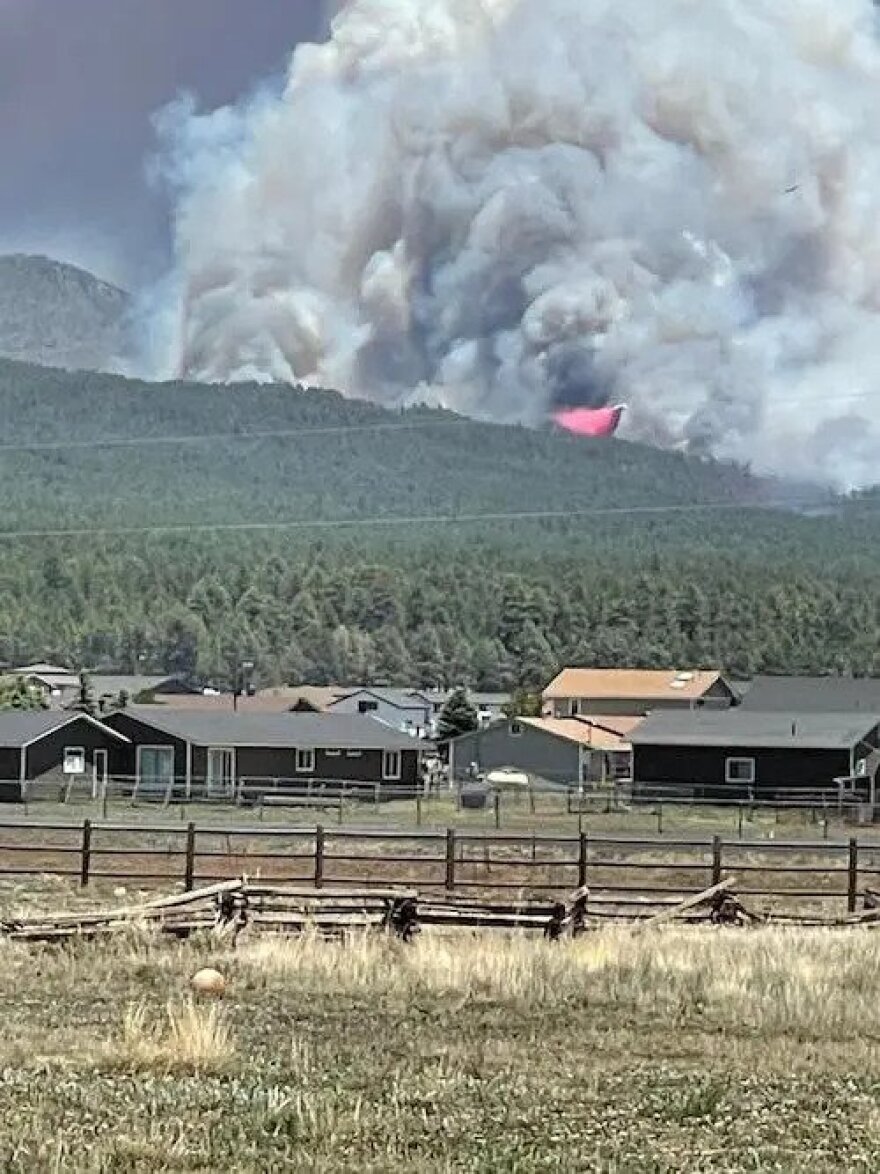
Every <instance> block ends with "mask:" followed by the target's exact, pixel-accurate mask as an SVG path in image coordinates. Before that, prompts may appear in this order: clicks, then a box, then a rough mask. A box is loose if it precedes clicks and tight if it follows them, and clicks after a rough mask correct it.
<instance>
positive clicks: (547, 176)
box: [163, 0, 880, 485]
mask: <svg viewBox="0 0 880 1174" xmlns="http://www.w3.org/2000/svg"><path fill="white" fill-rule="evenodd" d="M878 109H880V43H878V40H877V28H876V18H875V13H874V9H873V7H872V4H871V2H870V0H663V2H662V3H646V0H540V2H535V0H350V3H348V5H347V6H344V7H343V8H342V10H341V11H340V12H339V13H338V14H337V15H336V17H335V19H334V21H333V26H332V35H331V37H330V39H329V40H328V42H327V43H326V44H323V45H320V46H315V45H305V46H300V47H299V48H298V49H297V51H296V52H295V54H294V56H293V60H292V63H291V67H290V73H289V77H288V79H287V84H286V87H285V89H284V91H283V93H278V92H277V91H276V92H272V93H266V94H262V95H260V96H259V97H257V98H255V99H252V100H251V101H249V102H248V103H247V104H245V105H242V106H241V107H240V108H238V109H225V110H222V111H218V112H216V113H214V114H211V115H208V116H203V117H199V116H197V115H195V114H194V113H193V111H192V109H190V108H187V107H182V108H181V107H178V108H177V109H175V110H174V111H171V112H168V113H166V115H165V118H164V127H163V129H164V139H165V142H166V145H167V153H166V171H167V174H168V176H169V178H170V180H171V182H172V183H173V185H174V191H175V198H176V249H177V268H176V273H175V275H174V278H173V281H172V282H171V286H173V290H174V295H173V298H172V306H171V310H170V312H169V303H168V299H167V298H166V302H165V316H166V320H167V321H168V322H170V323H173V329H169V330H168V331H166V332H165V333H164V338H165V339H166V344H167V345H166V347H165V352H164V355H163V360H164V362H163V373H164V374H178V373H182V374H186V375H188V376H192V377H197V378H202V379H210V380H231V379H240V378H263V379H269V378H271V379H279V380H291V381H292V380H297V381H301V382H307V383H313V384H321V385H324V386H332V387H337V388H339V389H341V390H343V391H344V392H346V393H347V394H350V395H357V396H363V397H366V398H370V399H376V400H379V401H381V402H384V403H388V404H402V403H407V402H413V401H426V402H440V403H444V404H446V405H448V406H450V407H453V408H456V409H458V410H460V411H462V412H465V413H470V414H472V415H475V416H478V417H485V418H491V419H500V420H508V421H513V420H519V421H525V422H527V423H536V422H539V421H540V420H542V419H544V418H545V417H546V414H547V411H548V408H549V407H550V406H551V405H552V404H553V403H555V402H560V401H564V402H572V401H575V402H577V401H579V402H586V403H592V402H595V403H600V402H606V401H607V400H609V399H613V400H615V401H619V400H623V401H626V402H627V403H628V404H629V407H630V410H629V412H628V414H627V416H626V422H627V423H626V427H627V428H628V430H629V434H630V435H632V436H635V437H642V438H648V439H653V440H655V441H656V442H658V443H666V444H682V445H690V446H695V447H699V448H702V449H705V450H708V451H712V452H714V453H716V454H718V455H720V456H725V457H732V458H736V459H744V460H750V461H751V462H752V463H753V464H754V465H755V466H756V467H757V468H759V469H771V470H774V471H782V472H787V473H791V474H797V475H808V476H817V475H819V476H824V477H826V478H828V479H831V480H836V481H838V482H840V483H842V484H847V485H852V484H858V483H864V482H867V481H869V480H876V479H877V478H876V474H875V471H874V468H875V459H874V454H875V452H876V451H877V447H878V442H880V429H878V423H880V420H878V416H880V120H878V115H877V111H878Z"/></svg>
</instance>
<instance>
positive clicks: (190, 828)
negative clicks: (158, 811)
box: [183, 821, 196, 893]
mask: <svg viewBox="0 0 880 1174" xmlns="http://www.w3.org/2000/svg"><path fill="white" fill-rule="evenodd" d="M195 878H196V825H195V824H194V823H193V822H192V821H190V823H188V824H187V825H186V863H185V865H184V872H183V887H184V889H185V890H186V891H187V892H188V893H189V892H191V891H192V889H193V886H194V884H195Z"/></svg>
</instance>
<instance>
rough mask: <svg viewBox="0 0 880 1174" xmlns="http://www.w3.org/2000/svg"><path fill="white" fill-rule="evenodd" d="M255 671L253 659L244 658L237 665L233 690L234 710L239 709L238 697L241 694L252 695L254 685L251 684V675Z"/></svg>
mask: <svg viewBox="0 0 880 1174" xmlns="http://www.w3.org/2000/svg"><path fill="white" fill-rule="evenodd" d="M253 671H254V662H253V661H252V660H243V661H241V663H240V664H239V665H238V666H237V667H236V670H235V683H234V687H233V690H232V708H233V711H235V712H237V711H238V699H239V697H241V696H243V695H244V696H247V697H250V696H251V694H252V693H253V685H252V684H251V677H252V675H253Z"/></svg>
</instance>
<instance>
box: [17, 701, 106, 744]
mask: <svg viewBox="0 0 880 1174" xmlns="http://www.w3.org/2000/svg"><path fill="white" fill-rule="evenodd" d="M82 718H85V720H87V721H89V722H92V724H94V725H96V726H99V727H100V728H101V729H105V730H106V731H107V733H108V734H111V735H112V736H113V737H115V738H120V740H121V741H123V742H124V741H125V740H126V739H125V738H123V737H122V735H120V734H119V733H118V732H117V731H116V730H111V729H110V728H109V727H107V726H104V725H103V723H101V722H97V721H93V720H92V719H91V718H88V717H87V716H86V715H85V714H82V713H69V712H65V711H64V710H59V709H4V710H2V711H0V746H2V747H3V748H4V749H9V748H10V747H18V746H27V745H29V743H31V742H38V741H39V740H40V738H45V737H46V735H47V734H51V733H52V731H53V730H57V729H59V728H60V727H61V726H66V725H68V724H70V723H72V722H75V721H77V720H80V719H82Z"/></svg>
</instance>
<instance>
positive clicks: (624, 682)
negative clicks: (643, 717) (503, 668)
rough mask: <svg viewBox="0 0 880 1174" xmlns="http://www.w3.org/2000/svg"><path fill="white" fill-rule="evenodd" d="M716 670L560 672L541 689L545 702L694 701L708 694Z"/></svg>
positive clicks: (715, 680) (713, 682)
mask: <svg viewBox="0 0 880 1174" xmlns="http://www.w3.org/2000/svg"><path fill="white" fill-rule="evenodd" d="M720 678H721V674H720V673H719V672H717V671H714V670H710V671H704V670H701V669H696V670H682V671H678V670H676V669H563V670H562V672H561V673H560V674H559V675H558V676H557V677H554V679H553V680H552V681H551V682H550V684H549V685H548V686H547V688H546V689H545V690H544V693H543V696H544V698H545V700H554V699H555V698H565V697H577V698H581V699H583V700H586V701H589V700H591V699H595V700H597V701H598V700H611V699H614V700H628V699H629V698H630V697H632V698H637V699H638V700H643V699H644V700H650V701H659V700H661V699H663V698H668V697H685V698H697V697H702V696H703V694H704V693H706V692H708V690H709V689H711V688H712V686H713V685H714V684H716V682H717V681H718V680H720Z"/></svg>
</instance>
